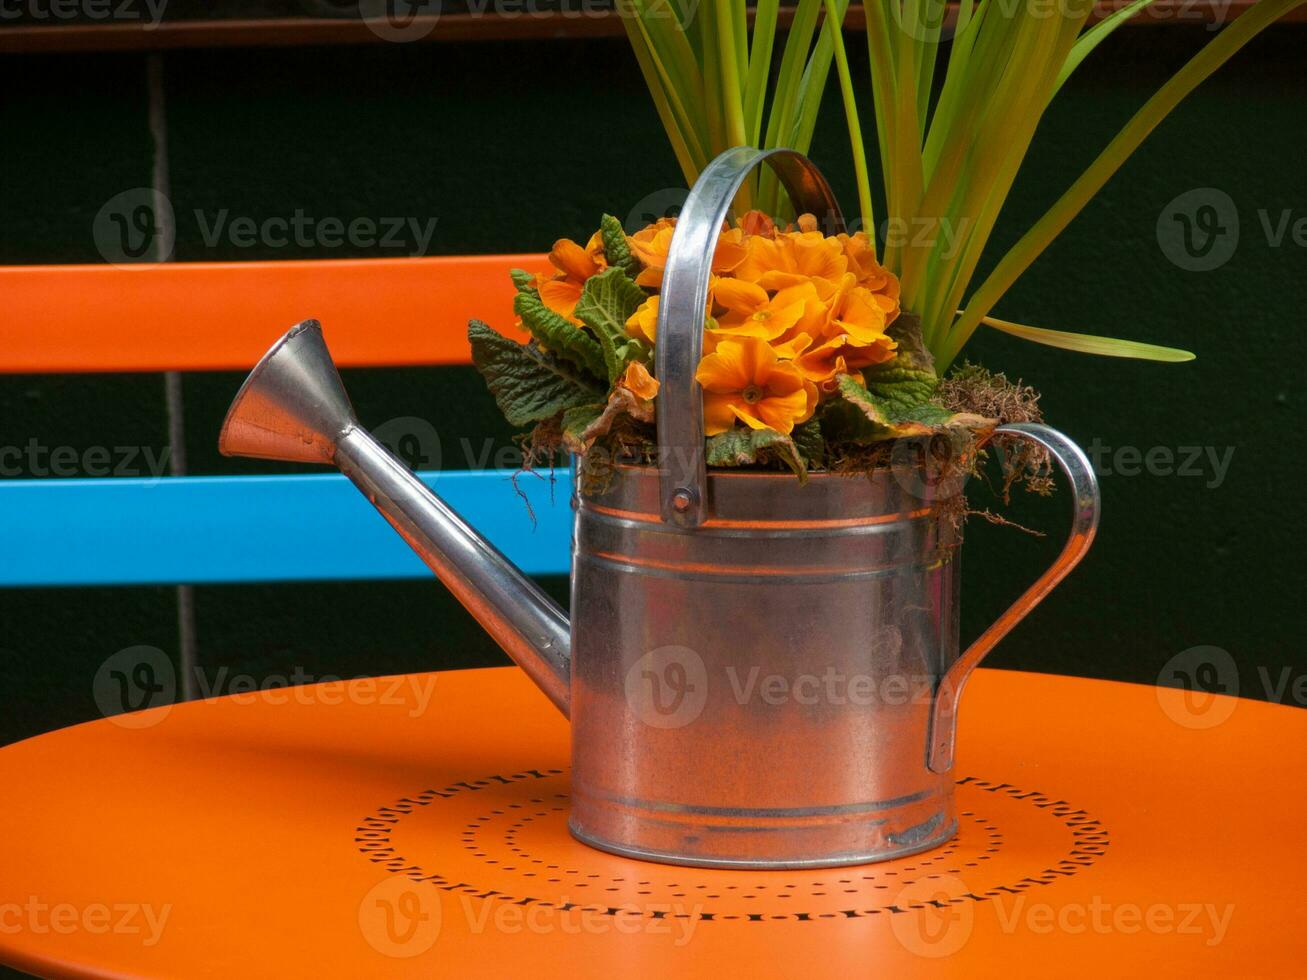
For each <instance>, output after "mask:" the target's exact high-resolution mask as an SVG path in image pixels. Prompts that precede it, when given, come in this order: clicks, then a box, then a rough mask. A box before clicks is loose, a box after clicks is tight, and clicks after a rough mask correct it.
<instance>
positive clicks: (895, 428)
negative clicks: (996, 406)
mask: <svg viewBox="0 0 1307 980" xmlns="http://www.w3.org/2000/svg"><path fill="white" fill-rule="evenodd" d="M886 333H888V334H889V335H890V336H891V337H892V338H893V339H894V340H895V341H897V342H898V349H897V351H896V353H895V356H894V357H893V359H891V360H889V361H886V362H885V363H883V364H877V365H875V366H873V367H870V368H866V369H864V370H863V372H862V375H863V381H861V382H860V381H858V379H857V378H854V377H851V376H850V375H847V374H842V375H840V376H839V378H838V379H837V384H838V386H839V393H840V396H841V397H840V398H838V399H835V400H832V401H831V402H829V403H828V404H827V405H826V407H825V410H824V412H823V414H822V420H823V424H822V429H823V432H824V433H825V434H826V438H827V440H828V441H829V442H851V443H858V444H862V445H865V444H867V443H872V442H882V441H884V440H887V439H899V438H903V437H908V436H927V435H931V434H933V433H935V432H938V431H940V430H941V429H943V428H945V427H948V426H968V427H971V428H978V429H984V428H992V427H993V425H994V421H993V420H992V419H983V418H981V417H980V416H978V415H954V414H953V413H951V412H950V411H949V410H948V409H946V408H943V407H941V406H940V405H939V404H937V403H936V402H935V401H934V398H935V392H936V390H937V389H938V387H939V377H938V376H937V375H936V374H935V362H934V359H933V358H932V357H931V355H930V352H929V351H927V350H926V345H925V344H924V343H923V342H922V339H921V321H920V320H919V319H918V318H917V317H916V316H913V315H912V314H911V313H904V314H902V315H900V316H899V318H898V319H897V320H895V321H894V323H893V324H891V325H890V327H889V329H888V330H887V331H886Z"/></svg>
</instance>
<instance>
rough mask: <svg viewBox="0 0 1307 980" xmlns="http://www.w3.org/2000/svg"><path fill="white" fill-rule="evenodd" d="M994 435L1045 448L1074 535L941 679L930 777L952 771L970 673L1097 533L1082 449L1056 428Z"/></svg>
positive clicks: (1010, 428)
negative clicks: (1066, 491)
mask: <svg viewBox="0 0 1307 980" xmlns="http://www.w3.org/2000/svg"><path fill="white" fill-rule="evenodd" d="M995 435H1009V436H1017V437H1019V438H1022V439H1028V440H1029V441H1031V442H1034V443H1037V444H1038V445H1040V446H1042V447H1043V448H1044V449H1047V450H1048V451H1049V453H1051V454H1052V456H1053V458H1054V459H1056V460H1057V462H1058V465H1059V466H1061V467H1062V471H1063V472H1064V473H1065V474H1066V475H1067V478H1068V479H1069V480H1070V481H1071V491H1072V499H1071V506H1072V514H1071V533H1070V535H1069V536H1068V537H1067V542H1066V545H1065V546H1064V547H1063V548H1062V551H1061V553H1060V554H1059V555H1058V556H1057V560H1056V561H1054V562H1053V564H1052V565H1050V566H1049V567H1048V569H1047V571H1045V572H1044V574H1043V575H1041V576H1040V577H1039V578H1038V579H1037V580H1036V581H1035V583H1034V584H1033V585H1031V586H1030V588H1028V589H1026V591H1025V592H1023V593H1022V594H1021V597H1020V598H1019V599H1017V601H1016V602H1014V603H1012V605H1011V606H1009V607H1008V609H1007V611H1006V612H1004V613H1003V615H1002V616H1000V617H999V618H998V619H996V620H995V621H994V623H993V624H992V625H991V626H990V627H989V629H987V630H985V632H984V633H982V634H981V635H980V637H979V638H978V639H977V640H976V641H975V642H974V643H972V644H971V646H969V647H967V650H966V652H965V653H963V654H962V656H960V657H958V659H957V660H956V661H954V663H953V665H952V666H951V667H949V669H948V670H947V671H946V672H945V674H944V676H943V678H941V680H940V684H939V689H938V690H937V691H936V692H935V701H934V706H933V708H932V711H931V723H930V742H929V748H928V753H927V760H926V764H927V766H928V767H929V768H930V770H931V772H936V773H944V772H947V771H948V770H949V769H951V768H952V766H953V745H954V740H955V736H956V734H957V716H958V702H959V699H960V698H961V697H962V688H963V686H964V685H965V684H966V682H967V678H968V677H970V676H971V672H972V671H973V670H974V669H975V668H976V666H977V665H978V664H979V663H980V662H981V660H983V659H984V658H985V656H986V655H987V654H988V653H989V651H990V650H992V649H994V646H995V645H996V644H997V643H998V642H999V640H1001V639H1003V637H1005V636H1007V634H1008V633H1009V632H1011V630H1012V628H1013V627H1014V626H1016V625H1017V623H1019V622H1021V620H1023V619H1025V618H1026V616H1027V615H1028V614H1029V613H1030V611H1031V610H1032V609H1034V608H1035V606H1037V605H1039V603H1040V602H1042V601H1043V600H1044V597H1045V596H1047V595H1048V594H1049V593H1050V592H1051V591H1053V589H1054V588H1055V587H1056V586H1057V584H1058V583H1059V582H1061V581H1062V579H1064V578H1066V576H1067V575H1068V574H1069V573H1070V571H1071V569H1073V568H1075V567H1076V565H1078V564H1079V563H1080V559H1081V558H1083V557H1084V556H1085V552H1086V551H1088V550H1089V546H1090V545H1091V544H1092V543H1093V541H1094V535H1095V534H1096V533H1097V531H1098V515H1099V510H1100V500H1099V492H1098V479H1097V478H1096V477H1095V476H1094V470H1093V467H1092V466H1090V463H1089V459H1088V458H1087V457H1086V456H1085V453H1084V450H1082V449H1081V448H1080V447H1079V446H1077V445H1076V444H1075V443H1074V442H1072V441H1071V440H1070V439H1069V438H1067V437H1066V436H1065V435H1063V434H1062V433H1061V432H1058V431H1057V430H1056V429H1052V428H1049V427H1048V426H1046V425H1036V424H1034V423H1019V424H1012V425H1003V426H999V428H998V429H997V430H995Z"/></svg>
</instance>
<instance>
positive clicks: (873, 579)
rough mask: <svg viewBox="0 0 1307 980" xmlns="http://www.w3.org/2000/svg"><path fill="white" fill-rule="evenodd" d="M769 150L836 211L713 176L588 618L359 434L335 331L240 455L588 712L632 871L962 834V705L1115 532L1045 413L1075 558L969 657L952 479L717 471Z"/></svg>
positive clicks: (577, 575) (668, 308)
mask: <svg viewBox="0 0 1307 980" xmlns="http://www.w3.org/2000/svg"><path fill="white" fill-rule="evenodd" d="M763 160H765V161H766V162H767V163H768V164H769V165H771V166H772V167H773V168H774V169H775V170H776V171H777V174H778V176H779V177H780V178H781V181H782V183H783V184H784V185H785V186H786V188H787V190H788V191H789V193H790V196H791V198H792V199H793V200H794V202H795V205H796V209H797V211H799V212H800V213H802V212H812V213H814V214H817V215H818V216H824V217H825V218H826V219H827V220H829V221H830V222H831V223H832V224H834V225H835V226H836V228H837V229H840V230H842V228H843V219H842V218H841V216H840V212H839V209H838V207H837V206H836V204H835V201H834V198H833V196H832V194H831V191H830V188H829V186H828V185H827V183H826V181H825V180H824V178H823V177H822V176H821V174H820V173H819V172H818V171H817V169H816V168H815V167H814V166H813V165H812V164H811V163H810V162H809V161H808V160H807V159H805V158H804V157H803V156H801V155H799V154H798V153H795V152H793V151H790V150H772V151H759V150H756V149H752V148H746V147H742V148H738V149H735V150H730V151H728V152H726V153H724V154H722V155H721V156H720V157H718V158H717V160H715V161H714V162H713V163H712V164H711V165H710V166H709V167H708V168H707V169H706V170H705V171H704V172H703V174H702V176H701V177H700V179H699V180H698V182H697V183H696V184H695V186H694V188H693V190H692V191H691V192H690V195H689V197H688V199H687V200H686V202H685V205H684V208H683V210H682V212H681V215H680V218H679V220H678V223H677V226H676V232H675V236H674V239H673V242H672V246H671V250H670V253H669V255H668V261H667V266H666V271H665V274H664V279H663V287H662V292H661V296H662V301H661V303H660V307H661V309H660V312H659V318H658V334H657V336H658V343H657V345H656V357H657V363H656V373H657V376H658V379H659V381H660V382H661V390H660V393H659V395H658V398H657V402H656V404H657V423H658V438H659V443H660V446H659V449H660V461H659V465H658V466H657V467H643V466H622V465H618V466H617V467H616V468H615V473H614V476H615V479H614V480H613V481H612V483H611V486H610V487H609V488H608V489H606V490H603V491H601V492H594V493H588V492H584V491H582V489H581V488H580V486H579V485H578V488H577V490H576V494H575V496H574V498H573V506H574V508H575V511H576V518H575V530H574V534H573V550H572V554H573V573H572V593H571V595H572V599H571V606H572V616H571V621H570V622H569V620H568V616H567V615H566V614H565V613H564V612H563V611H562V610H561V609H560V608H559V607H558V606H557V605H556V604H555V603H554V602H553V601H552V600H551V599H550V598H549V597H548V596H547V595H545V593H544V592H542V591H541V590H540V589H539V588H538V587H537V586H536V585H535V584H534V583H533V582H532V581H531V580H530V579H528V578H527V577H526V576H524V575H523V574H522V573H521V572H519V571H518V570H517V569H516V568H515V567H513V565H512V564H510V563H509V561H508V560H507V559H506V558H504V556H503V555H501V554H500V553H499V552H498V551H497V550H496V549H495V548H494V546H492V545H491V544H490V543H489V542H487V541H486V540H484V539H483V538H482V537H481V536H480V535H478V534H477V532H476V531H475V530H474V529H473V528H471V527H470V526H468V524H467V523H465V522H464V521H463V520H462V519H461V518H460V517H459V516H458V515H457V514H456V513H454V511H453V510H451V509H450V508H449V507H448V506H446V505H445V503H444V502H443V501H441V500H440V498H439V497H438V496H436V495H435V494H433V493H432V492H431V491H430V490H428V489H427V488H426V486H424V485H423V484H422V483H421V482H419V481H418V480H417V479H416V478H415V477H414V476H413V474H412V473H411V472H409V470H408V468H407V467H406V466H405V465H404V464H403V463H402V462H400V461H399V460H398V459H397V458H396V457H395V456H394V455H393V454H392V453H391V452H390V451H389V450H387V449H386V448H385V447H384V446H382V445H381V444H380V443H378V442H377V440H376V439H374V438H373V437H372V436H371V435H369V434H368V433H367V432H366V431H364V430H363V429H362V428H360V427H359V424H358V422H357V421H356V419H355V417H354V412H353V409H352V408H351V406H350V402H349V398H348V397H347V396H346V394H345V390H344V387H343V386H342V384H341V380H340V376H339V375H338V374H337V372H336V369H335V366H334V365H333V364H332V361H331V357H330V355H329V354H328V352H327V348H326V345H325V343H324V342H323V338H322V332H321V329H320V328H319V326H318V324H317V323H316V322H315V321H312V320H308V321H305V322H303V323H301V324H299V325H298V326H296V327H294V328H293V329H291V330H290V332H289V333H287V334H286V335H285V336H284V337H282V338H281V340H279V341H278V342H277V343H276V344H275V345H274V346H273V348H272V349H271V350H270V351H269V352H268V353H267V354H266V355H265V356H264V357H263V359H262V360H261V361H260V362H259V364H258V365H257V366H256V367H255V368H254V371H253V372H252V373H251V374H250V376H249V378H248V379H247V380H246V382H245V384H244V386H243V387H242V388H241V390H240V392H239V393H238V394H237V396H236V399H235V401H234V403H233V404H232V407H231V410H230V412H229V413H228V416H227V419H226V421H225V423H224V424H223V428H222V434H221V437H220V439H219V448H220V449H221V451H222V452H223V453H225V454H227V455H235V456H254V457H261V458H267V459H281V460H291V461H296V462H312V463H329V464H334V465H335V466H337V467H338V468H339V469H340V470H341V472H343V473H344V474H345V475H346V476H347V477H349V478H350V480H352V481H353V482H354V484H355V485H356V486H357V487H358V488H359V490H361V491H362V492H363V493H364V495H366V496H367V498H368V500H370V501H371V502H372V503H373V504H374V505H375V506H376V508H377V509H378V510H379V511H380V512H381V513H382V514H383V515H384V516H385V518H386V520H387V521H389V522H390V524H391V525H392V526H393V527H394V528H395V530H396V531H398V532H399V533H400V535H402V536H403V538H404V540H405V541H407V542H408V544H409V545H410V547H412V548H413V549H414V550H415V551H416V552H417V553H418V554H419V555H421V556H422V558H423V560H424V561H425V562H426V563H427V564H428V565H429V566H430V567H431V569H432V571H434V572H435V573H436V575H437V576H439V578H440V580H441V581H442V582H443V583H444V584H445V585H446V586H447V587H448V588H449V589H450V590H451V591H452V592H453V593H454V595H455V596H457V598H458V599H459V601H460V602H462V603H463V605H464V606H465V607H467V609H468V610H469V611H470V612H471V613H472V615H473V616H475V617H476V619H477V620H478V622H480V623H481V625H482V626H484V627H485V628H486V630H488V631H489V633H490V634H491V636H493V637H494V638H495V640H496V641H497V642H498V643H499V644H500V645H501V646H502V647H503V648H504V650H505V651H506V652H507V653H508V655H509V656H510V657H511V658H512V659H513V660H514V661H515V662H516V663H517V664H518V665H520V666H521V667H522V669H523V670H525V671H526V672H527V674H528V676H530V678H531V679H532V680H533V681H535V683H536V684H537V685H538V686H539V687H540V689H541V690H542V691H543V692H544V693H545V695H546V696H547V697H548V698H549V700H550V701H552V702H553V703H554V705H555V706H556V707H557V708H558V709H559V710H560V711H562V712H563V714H564V715H566V716H567V717H569V718H570V719H571V724H572V808H571V817H570V824H569V825H570V827H571V831H572V833H573V835H574V836H576V837H577V838H579V839H580V840H582V841H584V842H585V843H587V844H590V845H593V846H594V847H597V848H601V849H603V850H606V851H611V852H614V853H617V854H622V855H627V856H630V857H636V858H644V859H649V860H655V861H663V862H668V863H674V864H687V865H698V866H704V867H714V868H804V867H831V866H839V865H849V864H860V863H864V862H869V861H880V860H886V859H889V858H895V857H901V856H904V855H908V854H913V853H916V852H919V851H924V850H927V849H929V848H932V847H935V846H937V845H939V844H941V843H943V842H944V841H946V840H948V839H949V838H950V837H951V836H952V835H953V834H954V833H955V831H956V828H957V820H956V814H955V812H954V804H953V785H954V780H953V777H952V772H951V770H952V766H953V742H954V732H955V729H956V718H957V711H958V699H959V697H960V695H961V693H962V687H963V685H964V684H965V683H966V680H967V677H968V675H969V674H970V673H971V671H972V669H973V668H974V667H975V666H976V665H977V664H978V663H979V662H980V660H981V659H982V658H983V657H984V656H985V654H986V653H988V652H989V650H990V649H992V648H993V646H994V645H995V644H996V643H997V642H998V641H999V640H1000V639H1001V638H1002V637H1003V636H1004V635H1005V634H1006V633H1008V631H1009V630H1011V629H1012V627H1013V626H1014V625H1016V623H1017V622H1019V621H1020V620H1021V619H1022V618H1023V617H1024V616H1025V615H1026V614H1027V613H1028V612H1029V611H1030V610H1031V609H1032V608H1033V607H1034V606H1035V605H1036V604H1037V603H1038V602H1039V601H1040V600H1042V599H1043V598H1044V596H1045V595H1047V594H1048V592H1049V591H1050V590H1052V588H1053V587H1054V586H1055V585H1057V584H1058V582H1060V581H1061V580H1062V578H1063V577H1065V576H1066V574H1067V573H1068V572H1069V571H1070V570H1071V569H1072V568H1073V567H1074V566H1075V565H1076V563H1077V562H1078V561H1079V560H1080V558H1081V557H1082V556H1083V555H1084V553H1085V551H1086V549H1088V547H1089V545H1090V543H1091V541H1092V540H1093V537H1094V532H1095V530H1096V527H1097V524H1098V513H1099V496H1098V486H1097V483H1096V480H1095V478H1094V474H1093V471H1092V470H1091V468H1090V466H1089V463H1088V461H1087V460H1086V458H1085V455H1084V453H1083V452H1082V451H1081V450H1080V449H1079V447H1077V446H1076V445H1075V444H1074V443H1072V442H1071V441H1070V440H1069V439H1068V438H1067V437H1066V436H1064V435H1062V434H1061V433H1059V432H1056V431H1055V430H1053V429H1050V428H1048V427H1046V426H1042V425H1009V426H1003V427H1002V428H1001V429H1000V430H999V431H1001V432H1006V433H1008V434H1009V435H1010V436H1012V437H1019V438H1021V439H1024V440H1030V441H1031V442H1034V443H1038V444H1039V445H1040V446H1043V447H1044V448H1045V449H1046V450H1048V452H1049V453H1051V455H1052V457H1053V458H1054V459H1056V460H1057V461H1058V463H1059V464H1060V466H1061V468H1062V469H1063V470H1064V471H1065V472H1066V474H1067V476H1068V477H1069V478H1070V482H1071V492H1072V506H1073V522H1072V529H1071V534H1070V538H1069V540H1068V541H1067V544H1066V546H1065V548H1064V549H1063V551H1062V553H1061V554H1060V555H1059V557H1058V559H1057V561H1056V562H1055V563H1054V564H1053V566H1052V567H1051V568H1049V569H1048V570H1047V571H1046V572H1045V573H1044V574H1043V576H1042V577H1041V578H1040V579H1039V580H1038V581H1037V582H1036V583H1035V584H1034V585H1032V586H1031V587H1030V588H1029V589H1027V590H1026V592H1025V593H1024V594H1023V595H1022V596H1021V597H1020V598H1019V599H1018V600H1017V601H1016V602H1015V603H1014V604H1013V605H1012V607H1011V608H1009V609H1008V610H1007V612H1005V613H1004V614H1003V615H1002V616H1001V617H1000V618H999V619H998V621H997V622H995V623H994V624H993V625H992V626H990V627H989V629H987V630H986V631H985V632H984V634H983V635H982V636H981V637H980V638H979V639H978V640H977V641H976V642H975V643H973V644H972V645H971V646H970V647H969V648H967V650H966V651H965V652H963V653H962V654H961V655H959V646H958V586H959V578H960V576H959V567H958V566H959V561H958V546H959V544H960V541H959V539H958V536H957V534H956V530H955V527H954V523H953V521H952V520H950V519H949V517H948V516H947V515H946V514H945V512H944V507H943V504H944V503H945V501H946V498H947V497H948V496H950V495H952V494H955V493H958V492H960V490H961V486H960V481H949V480H944V481H940V480H932V479H931V478H929V476H928V475H927V474H926V473H925V472H924V470H923V471H921V472H916V473H914V472H911V468H909V472H908V473H907V477H908V478H906V479H905V478H904V473H903V471H902V468H897V469H896V468H885V469H883V470H878V471H876V472H875V473H874V474H872V475H871V476H870V477H868V478H858V479H851V478H848V477H840V476H834V475H829V474H813V475H812V476H811V477H810V479H809V480H808V482H807V484H806V485H803V486H801V485H800V484H799V482H798V480H797V479H796V478H795V477H794V476H793V475H791V474H788V473H787V474H781V473H775V474H773V473H762V472H740V471H713V472H707V471H706V469H705V464H704V436H703V407H702V398H701V393H700V390H699V387H698V385H697V383H696V382H695V381H694V372H695V367H696V365H697V364H698V363H699V359H700V355H701V352H702V342H703V337H702V330H703V311H704V307H705V304H706V301H707V290H708V284H709V268H710V264H711V260H712V255H713V250H714V246H715V244H716V239H717V231H718V229H719V228H721V226H722V222H723V220H724V219H725V217H726V214H727V211H728V208H729V205H730V202H731V200H732V199H733V197H734V195H735V192H736V191H737V189H738V188H739V186H740V184H741V183H742V181H743V180H744V178H745V177H746V176H747V175H748V173H749V172H750V171H751V170H752V168H753V167H754V166H756V165H757V164H758V163H759V162H760V161H763Z"/></svg>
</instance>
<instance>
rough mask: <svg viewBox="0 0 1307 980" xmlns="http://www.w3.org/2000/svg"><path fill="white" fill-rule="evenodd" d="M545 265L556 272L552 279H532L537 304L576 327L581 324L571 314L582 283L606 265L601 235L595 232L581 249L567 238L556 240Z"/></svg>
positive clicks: (541, 277) (582, 285)
mask: <svg viewBox="0 0 1307 980" xmlns="http://www.w3.org/2000/svg"><path fill="white" fill-rule="evenodd" d="M549 263H550V264H551V265H552V266H553V267H554V268H555V269H557V270H558V272H557V273H555V274H554V276H553V277H548V276H537V277H536V288H537V289H538V290H539V292H540V301H541V302H542V303H544V304H545V306H547V307H548V308H549V309H551V310H553V311H554V312H555V313H557V314H559V315H560V316H564V317H566V318H567V319H568V320H570V321H571V322H572V323H577V324H579V323H580V322H581V321H580V320H578V319H576V317H575V316H573V315H572V314H573V311H574V310H575V309H576V304H577V301H578V300H579V299H580V298H581V290H582V289H583V288H584V287H585V281H586V280H587V279H589V278H590V277H591V276H593V275H595V274H596V273H599V272H603V271H604V269H605V268H606V267H607V266H608V262H607V260H606V259H605V258H604V242H603V236H602V235H601V234H600V233H599V232H595V233H594V234H593V235H591V236H590V241H589V242H587V243H586V246H585V248H582V247H581V246H580V245H578V244H577V243H576V242H574V241H572V240H571V239H570V238H560V239H558V241H556V242H554V247H553V248H552V249H551V250H550V252H549Z"/></svg>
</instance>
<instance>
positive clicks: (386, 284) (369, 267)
mask: <svg viewBox="0 0 1307 980" xmlns="http://www.w3.org/2000/svg"><path fill="white" fill-rule="evenodd" d="M514 267H520V268H524V269H528V270H531V271H544V270H546V269H548V268H549V264H548V261H547V260H546V258H545V257H544V256H543V255H538V254H518V255H476V256H442V257H426V258H403V259H321V260H308V261H293V262H195V263H185V262H179V263H170V264H163V265H137V266H112V265H30V266H7V267H0V304H2V309H0V372H3V373H10V374H13V373H65V372H93V371H100V372H108V371H173V370H175V371H210V370H243V369H245V368H248V367H249V366H250V365H251V364H253V363H254V362H255V361H256V360H258V358H259V357H260V355H262V353H263V352H264V351H265V350H266V349H267V348H268V345H269V344H271V343H272V341H274V340H275V339H276V338H277V337H278V336H279V335H280V334H281V333H282V332H283V331H285V330H286V329H287V328H288V327H290V326H291V325H292V324H294V323H297V322H298V321H300V320H305V319H308V318H314V319H317V320H320V321H322V325H323V329H324V331H325V332H326V336H327V341H328V343H329V344H330V345H331V351H332V355H333V356H334V357H335V359H336V362H337V363H338V364H340V365H342V366H344V367H371V366H383V365H384V366H400V365H416V364H466V363H468V359H469V352H468V346H467V335H466V330H467V321H468V319H469V318H472V317H476V318H478V319H483V320H485V321H487V322H488V323H490V324H491V325H492V326H494V327H495V328H496V329H499V330H503V331H506V332H511V331H512V328H513V320H514V317H513V312H512V302H513V286H512V282H511V281H510V280H509V277H508V270H509V269H511V268H514Z"/></svg>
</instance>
